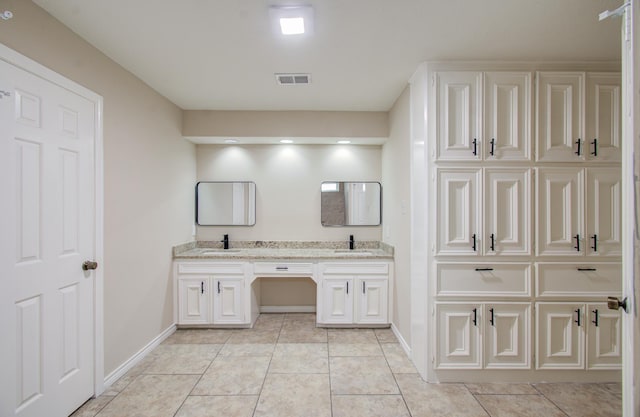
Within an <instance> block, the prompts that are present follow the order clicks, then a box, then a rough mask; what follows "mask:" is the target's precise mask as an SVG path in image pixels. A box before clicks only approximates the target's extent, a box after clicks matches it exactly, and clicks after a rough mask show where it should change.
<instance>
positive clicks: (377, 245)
mask: <svg viewBox="0 0 640 417" xmlns="http://www.w3.org/2000/svg"><path fill="white" fill-rule="evenodd" d="M229 246H230V248H229V249H223V248H222V245H221V244H220V242H217V241H215V242H212V241H197V242H188V243H185V244H182V245H178V246H175V247H174V248H173V258H174V259H209V260H212V259H226V260H228V259H233V260H239V261H241V260H251V261H259V260H264V261H269V260H289V259H291V260H309V261H313V260H336V259H340V260H342V259H359V260H363V259H368V260H393V247H391V246H389V245H387V244H385V243H383V242H378V241H361V242H358V241H356V245H355V246H356V248H355V249H353V250H349V248H348V245H347V243H346V242H342V241H340V242H307V241H230V245H229Z"/></svg>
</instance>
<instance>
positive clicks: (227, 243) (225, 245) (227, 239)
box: [220, 235, 229, 249]
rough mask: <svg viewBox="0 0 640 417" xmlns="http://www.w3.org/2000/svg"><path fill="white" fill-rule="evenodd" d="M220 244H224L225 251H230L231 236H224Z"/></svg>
mask: <svg viewBox="0 0 640 417" xmlns="http://www.w3.org/2000/svg"><path fill="white" fill-rule="evenodd" d="M220 242H222V248H223V249H229V235H224V237H223V238H222V240H221V241H220Z"/></svg>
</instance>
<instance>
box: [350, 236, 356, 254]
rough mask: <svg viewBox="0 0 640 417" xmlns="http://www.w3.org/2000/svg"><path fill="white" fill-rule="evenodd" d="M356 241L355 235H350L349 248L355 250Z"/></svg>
mask: <svg viewBox="0 0 640 417" xmlns="http://www.w3.org/2000/svg"><path fill="white" fill-rule="evenodd" d="M355 244H356V242H355V241H354V240H353V235H349V249H351V250H353V248H354V247H355Z"/></svg>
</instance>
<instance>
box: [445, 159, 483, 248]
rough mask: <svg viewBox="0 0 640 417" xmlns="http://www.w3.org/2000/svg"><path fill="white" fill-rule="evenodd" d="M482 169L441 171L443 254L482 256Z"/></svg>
mask: <svg viewBox="0 0 640 417" xmlns="http://www.w3.org/2000/svg"><path fill="white" fill-rule="evenodd" d="M481 172H482V171H481V170H480V169H454V168H451V169H448V168H447V169H439V170H438V187H439V189H438V214H439V217H438V226H437V227H438V241H437V246H438V247H437V252H438V254H439V255H465V256H469V255H478V254H479V253H480V251H481V249H480V248H481V246H480V243H481V242H480V238H481V236H482V231H481V230H480V229H481V228H480V226H481V222H480V218H481V212H482V206H481V205H480V200H479V195H480V194H479V190H478V187H479V186H480V175H481Z"/></svg>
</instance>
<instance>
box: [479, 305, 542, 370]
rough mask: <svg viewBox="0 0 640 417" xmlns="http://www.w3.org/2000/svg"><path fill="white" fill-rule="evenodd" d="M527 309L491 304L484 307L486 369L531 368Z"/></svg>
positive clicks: (526, 307) (528, 309) (520, 306)
mask: <svg viewBox="0 0 640 417" xmlns="http://www.w3.org/2000/svg"><path fill="white" fill-rule="evenodd" d="M530 314H531V313H530V305H529V304H528V303H526V304H525V303H523V304H517V303H508V304H507V303H505V304H500V303H492V304H488V305H486V306H485V311H484V323H485V325H486V326H487V329H488V330H487V331H486V332H485V338H486V339H485V367H486V368H487V369H491V368H493V369H499V368H509V369H513V368H523V369H529V368H531V362H530V357H531V353H530V347H529V346H530V343H531V340H530V338H531V336H530V333H531V328H530V322H531V320H530Z"/></svg>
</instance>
